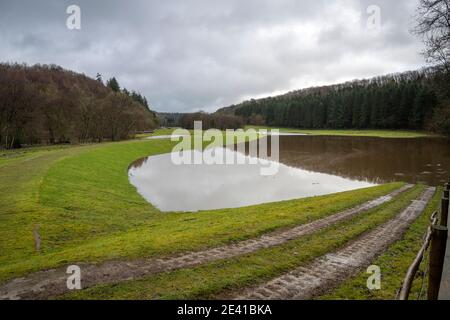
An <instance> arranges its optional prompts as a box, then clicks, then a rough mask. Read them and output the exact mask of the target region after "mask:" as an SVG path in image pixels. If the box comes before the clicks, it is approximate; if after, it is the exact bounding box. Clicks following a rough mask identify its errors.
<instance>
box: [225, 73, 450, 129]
mask: <svg viewBox="0 0 450 320" xmlns="http://www.w3.org/2000/svg"><path fill="white" fill-rule="evenodd" d="M441 77H442V75H440V74H438V73H437V72H436V71H435V70H434V69H431V68H428V69H423V70H420V71H411V72H405V73H400V74H392V75H387V76H382V77H376V78H372V79H367V80H355V81H351V82H346V83H342V84H337V85H331V86H323V87H313V88H307V89H303V90H297V91H292V92H289V93H287V94H284V95H280V96H275V97H268V98H263V99H258V100H250V101H245V102H243V103H241V104H237V105H232V106H230V107H227V108H223V109H220V110H218V111H217V112H218V113H222V114H233V115H236V116H242V117H244V119H245V121H246V123H248V124H254V125H263V124H264V125H268V126H278V127H290V128H307V129H414V130H433V131H444V132H445V131H446V130H447V131H448V130H449V124H450V121H449V119H448V116H449V113H448V110H449V108H448V100H446V99H448V94H447V96H446V94H442V92H441V91H440V90H439V88H440V86H439V85H438V81H439V80H440V79H441ZM443 110H444V112H442V111H443Z"/></svg>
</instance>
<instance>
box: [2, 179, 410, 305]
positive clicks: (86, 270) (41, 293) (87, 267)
mask: <svg viewBox="0 0 450 320" xmlns="http://www.w3.org/2000/svg"><path fill="white" fill-rule="evenodd" d="M412 187H413V185H405V186H403V187H401V188H400V189H397V190H395V191H393V192H391V193H390V194H388V195H385V196H382V197H379V198H376V199H374V200H370V201H368V202H365V203H363V204H361V205H359V206H356V207H354V208H350V209H348V210H345V211H342V212H339V213H336V214H334V215H331V216H328V217H325V218H322V219H319V220H315V221H313V222H311V223H308V224H304V225H300V226H297V227H294V228H291V229H288V230H284V231H276V232H272V233H269V234H266V235H263V236H261V237H259V238H255V239H249V240H245V241H241V242H238V243H233V244H229V245H225V246H221V247H216V248H212V249H207V250H204V251H198V252H189V253H185V254H181V255H178V256H174V257H169V258H163V259H140V260H133V261H109V262H105V263H102V264H99V265H94V264H78V266H80V268H81V277H82V278H81V281H82V287H83V288H88V287H92V286H94V285H97V284H115V283H119V282H122V281H127V280H134V279H138V278H142V277H145V276H148V275H152V274H157V273H162V272H170V271H174V270H178V269H182V268H189V267H195V266H198V265H201V264H205V263H209V262H213V261H216V260H223V259H228V258H232V257H236V256H240V255H244V254H248V253H252V252H255V251H257V250H260V249H264V248H269V247H273V246H277V245H281V244H283V243H286V242H288V241H290V240H293V239H296V238H299V237H302V236H305V235H309V234H312V233H314V232H316V231H319V230H322V229H325V228H327V227H330V226H331V225H334V224H336V223H339V222H342V221H345V220H348V219H350V218H352V217H354V216H356V215H358V214H362V213H364V212H367V211H368V210H371V209H374V208H376V207H379V206H381V205H382V204H384V203H387V202H389V201H391V200H392V199H394V198H395V197H397V196H398V195H400V194H401V193H403V192H405V191H407V190H409V189H411V188H412ZM67 277H68V275H67V274H66V269H65V268H57V269H51V270H45V271H40V272H36V273H33V274H30V275H28V276H26V277H22V278H17V279H13V280H10V281H8V282H6V283H5V284H3V285H0V300H2V299H3V300H4V299H46V298H48V297H51V296H58V295H61V294H64V293H66V292H67V291H68V289H67V286H66V281H67Z"/></svg>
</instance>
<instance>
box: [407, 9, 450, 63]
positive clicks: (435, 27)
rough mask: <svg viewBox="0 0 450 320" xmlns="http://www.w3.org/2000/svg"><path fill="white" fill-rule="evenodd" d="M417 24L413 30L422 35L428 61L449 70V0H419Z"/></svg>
mask: <svg viewBox="0 0 450 320" xmlns="http://www.w3.org/2000/svg"><path fill="white" fill-rule="evenodd" d="M417 20H418V23H417V26H416V28H415V29H414V30H413V31H414V32H415V33H416V34H417V35H420V36H422V37H423V39H424V42H425V44H426V49H425V52H424V54H425V56H426V58H427V59H428V61H429V62H433V63H438V64H440V65H442V67H443V68H445V70H446V71H447V72H449V71H450V0H420V3H419V7H418V9H417Z"/></svg>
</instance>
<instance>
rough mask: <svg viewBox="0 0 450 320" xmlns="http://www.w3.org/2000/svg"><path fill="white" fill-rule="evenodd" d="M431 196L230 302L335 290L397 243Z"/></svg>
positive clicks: (294, 297)
mask: <svg viewBox="0 0 450 320" xmlns="http://www.w3.org/2000/svg"><path fill="white" fill-rule="evenodd" d="M434 193H435V188H428V189H426V190H425V192H424V193H422V195H421V196H420V198H419V199H418V200H414V201H413V202H412V203H411V205H410V206H408V208H406V209H405V210H404V211H403V212H401V213H400V214H399V215H397V216H396V217H395V218H394V219H392V220H390V221H388V222H386V223H385V224H383V225H381V226H379V227H377V228H375V229H374V230H372V231H370V232H368V233H366V234H364V235H362V236H361V237H360V238H359V239H357V240H356V241H352V242H351V243H350V244H348V245H347V246H345V247H344V248H342V249H340V250H338V251H336V252H334V253H330V254H326V255H324V256H322V257H320V258H317V259H316V260H315V261H313V262H312V263H311V264H310V265H308V266H304V267H300V268H298V269H296V270H294V271H291V272H289V273H287V274H285V275H283V276H281V277H278V278H276V279H273V280H271V281H269V282H267V283H264V284H262V285H260V286H257V287H254V288H248V289H245V290H244V291H243V292H240V293H237V294H236V296H234V298H235V299H238V300H254V299H255V300H259V299H262V300H278V299H283V300H286V299H290V300H307V299H311V298H313V297H314V296H317V295H320V294H322V293H324V292H326V291H327V290H328V289H330V288H333V287H336V286H337V285H338V284H339V283H341V282H342V281H344V280H345V279H347V278H349V277H351V276H352V275H355V274H357V272H359V271H360V270H362V269H363V268H366V267H368V266H369V265H370V263H371V262H372V261H373V260H374V259H375V258H376V257H377V256H378V255H380V254H381V253H382V252H383V251H385V250H386V248H387V247H388V246H389V245H391V244H392V243H394V242H395V241H397V240H399V239H400V238H401V236H402V235H403V234H404V232H405V231H406V230H407V228H408V227H409V225H410V224H411V223H412V222H413V221H414V220H416V219H417V218H418V217H419V215H420V214H421V213H422V212H423V210H424V209H425V207H426V205H427V203H428V202H429V201H430V200H431V198H432V197H433V195H434Z"/></svg>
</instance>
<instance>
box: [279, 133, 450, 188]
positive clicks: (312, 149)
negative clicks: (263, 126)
mask: <svg viewBox="0 0 450 320" xmlns="http://www.w3.org/2000/svg"><path fill="white" fill-rule="evenodd" d="M280 162H282V163H284V164H286V165H289V166H293V167H296V168H301V169H304V170H311V171H314V172H322V173H327V174H332V175H337V176H340V177H344V178H347V179H354V180H367V181H370V182H373V183H387V182H392V181H404V182H409V183H424V184H427V185H430V186H437V185H443V184H444V183H445V182H448V179H449V178H450V140H449V139H443V138H418V139H381V138H367V137H331V136H329V137H328V136H327V137H324V136H307V137H282V138H281V139H280Z"/></svg>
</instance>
